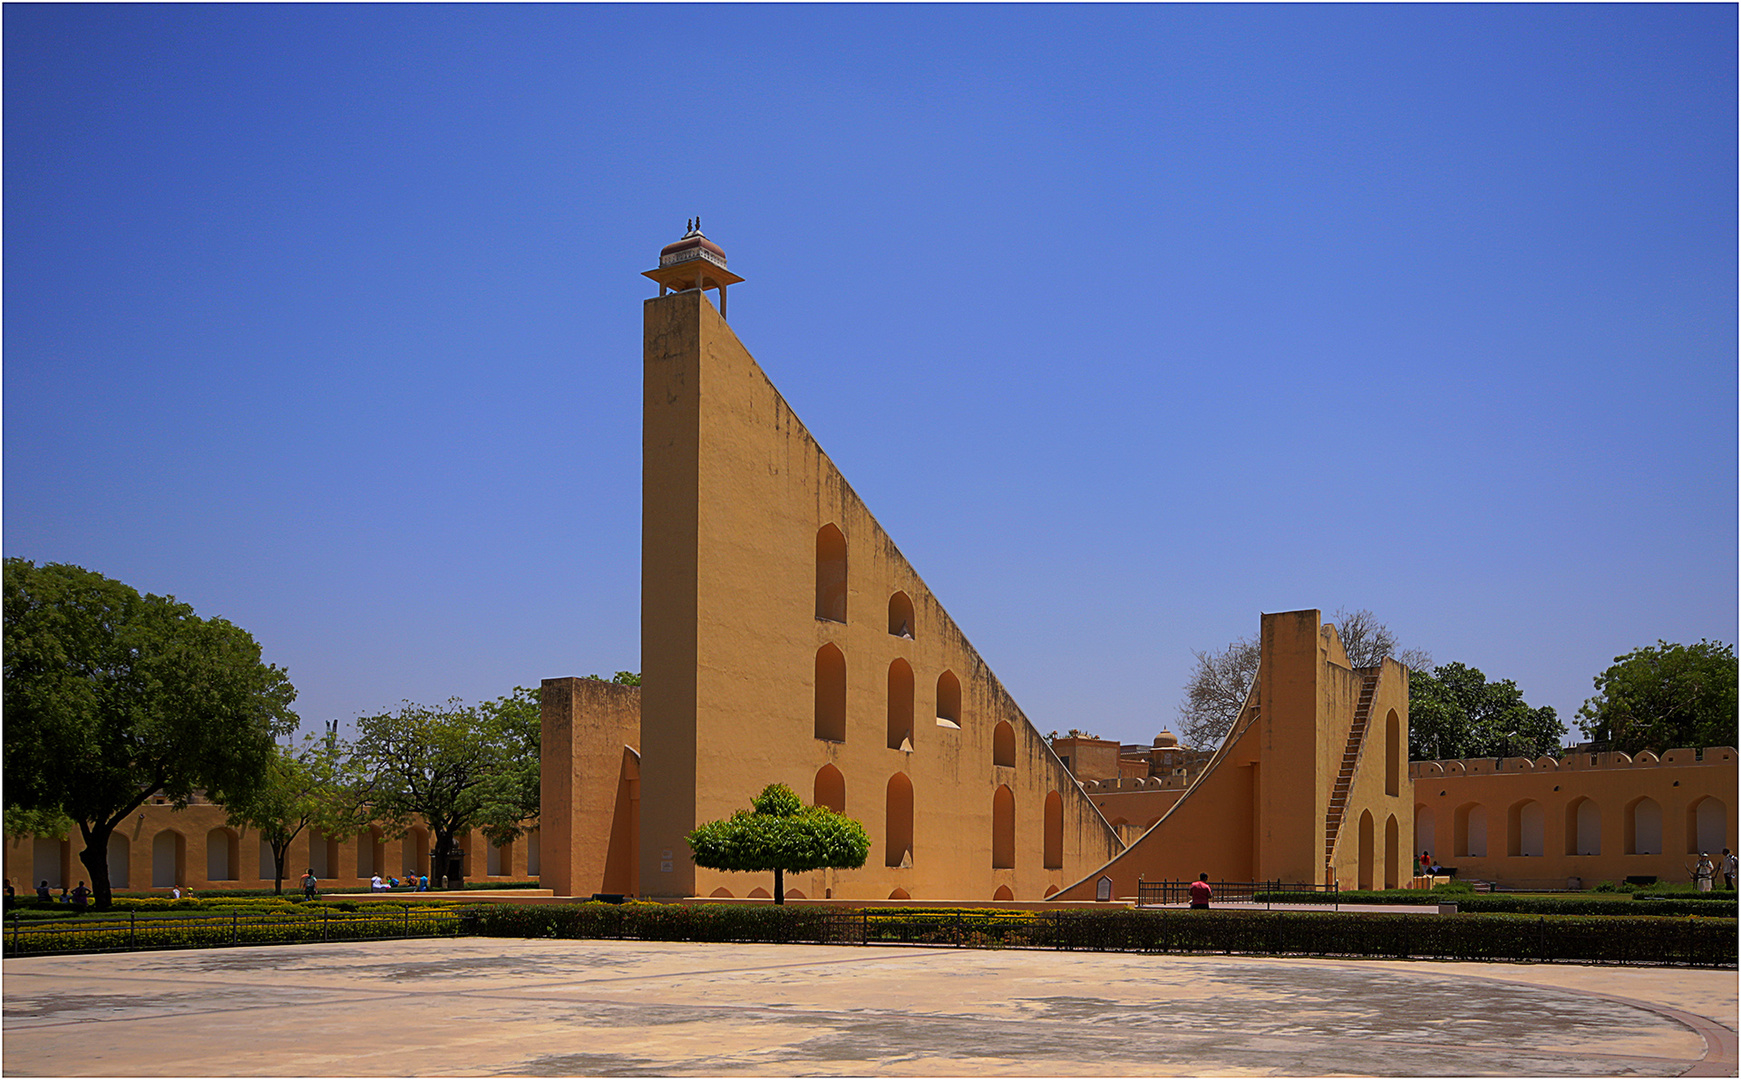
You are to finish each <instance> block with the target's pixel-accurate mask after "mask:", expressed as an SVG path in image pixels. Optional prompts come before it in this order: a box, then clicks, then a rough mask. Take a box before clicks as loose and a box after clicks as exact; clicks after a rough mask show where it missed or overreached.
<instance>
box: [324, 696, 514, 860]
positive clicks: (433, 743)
mask: <svg viewBox="0 0 1741 1080" xmlns="http://www.w3.org/2000/svg"><path fill="white" fill-rule="evenodd" d="M536 701H537V692H536V691H532V690H526V689H524V688H516V690H515V692H514V693H513V694H512V695H509V696H508V697H505V698H498V699H496V700H495V701H493V702H488V703H486V704H484V705H475V706H474V705H467V704H465V703H464V702H463V701H461V700H459V699H458V698H453V699H450V700H449V701H448V702H447V703H446V704H445V705H441V706H438V707H431V706H427V705H418V704H415V703H413V702H409V701H407V702H405V703H403V704H402V705H401V707H400V708H399V709H397V710H396V711H394V712H389V713H381V714H380V715H378V716H365V717H363V718H361V719H359V720H358V721H357V741H356V744H355V746H356V758H357V765H358V768H359V769H360V770H361V772H362V774H363V775H364V776H365V777H367V791H368V795H369V798H370V801H371V805H372V808H373V811H374V814H375V820H377V821H379V822H380V823H382V824H383V825H385V826H386V827H387V829H388V830H389V833H390V834H391V835H394V836H403V835H405V833H406V832H407V831H408V830H409V829H410V827H411V824H412V822H413V821H414V820H417V819H421V820H422V821H423V822H425V823H426V824H427V825H428V826H429V830H430V832H432V833H434V834H435V851H434V856H435V862H436V865H437V866H438V867H445V866H447V865H448V859H449V857H450V856H451V855H452V853H453V851H454V850H455V846H456V845H455V842H454V838H455V837H456V836H458V835H462V834H464V833H467V832H470V831H471V830H472V829H475V828H482V829H483V830H484V831H485V833H486V835H489V836H491V838H492V839H495V840H497V841H498V842H499V841H501V840H506V839H512V838H513V837H515V836H518V835H519V834H520V833H521V832H522V831H523V828H524V822H525V820H526V819H527V818H529V817H535V816H536V815H537V813H538V787H537V774H538V740H537V735H536V727H535V726H531V724H530V721H531V717H532V716H533V715H535V711H536Z"/></svg>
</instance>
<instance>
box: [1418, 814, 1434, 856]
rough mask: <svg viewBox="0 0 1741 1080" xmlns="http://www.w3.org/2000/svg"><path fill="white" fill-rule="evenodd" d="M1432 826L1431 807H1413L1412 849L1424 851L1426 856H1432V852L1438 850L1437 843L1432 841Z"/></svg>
mask: <svg viewBox="0 0 1741 1080" xmlns="http://www.w3.org/2000/svg"><path fill="white" fill-rule="evenodd" d="M1433 827H1434V820H1433V808H1432V807H1430V806H1417V807H1415V846H1414V850H1415V851H1424V852H1426V853H1427V857H1428V858H1432V857H1433V852H1435V851H1437V850H1438V845H1437V844H1436V843H1434V841H1433Z"/></svg>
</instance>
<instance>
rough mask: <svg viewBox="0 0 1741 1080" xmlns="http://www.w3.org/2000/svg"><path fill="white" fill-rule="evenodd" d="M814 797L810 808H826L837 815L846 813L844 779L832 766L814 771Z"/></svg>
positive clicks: (825, 766)
mask: <svg viewBox="0 0 1741 1080" xmlns="http://www.w3.org/2000/svg"><path fill="white" fill-rule="evenodd" d="M814 790H815V797H814V798H812V799H811V800H810V804H811V805H812V806H826V807H828V808H829V809H830V810H832V811H834V812H835V813H837V814H844V813H846V777H844V776H842V775H841V774H840V770H839V769H837V768H835V767H834V766H833V765H824V766H822V768H820V769H817V770H816V784H815V789H814Z"/></svg>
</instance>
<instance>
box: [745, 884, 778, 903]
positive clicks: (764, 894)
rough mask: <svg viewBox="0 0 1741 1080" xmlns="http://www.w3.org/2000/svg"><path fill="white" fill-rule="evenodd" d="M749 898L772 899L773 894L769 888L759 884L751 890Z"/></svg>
mask: <svg viewBox="0 0 1741 1080" xmlns="http://www.w3.org/2000/svg"><path fill="white" fill-rule="evenodd" d="M749 898H750V899H751V900H772V899H773V895H772V894H771V893H769V892H768V890H766V889H764V888H762V887H761V886H760V885H757V886H756V887H755V888H753V889H751V890H750V896H749Z"/></svg>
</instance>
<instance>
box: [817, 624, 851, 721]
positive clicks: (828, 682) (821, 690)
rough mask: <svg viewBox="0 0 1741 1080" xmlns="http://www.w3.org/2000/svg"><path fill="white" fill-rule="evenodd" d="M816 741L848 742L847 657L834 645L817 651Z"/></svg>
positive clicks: (829, 644)
mask: <svg viewBox="0 0 1741 1080" xmlns="http://www.w3.org/2000/svg"><path fill="white" fill-rule="evenodd" d="M816 737H817V738H818V739H827V740H828V741H830V742H845V741H846V657H845V656H844V655H843V654H842V653H841V651H840V649H839V648H837V647H836V646H835V644H834V643H833V642H829V643H827V644H825V645H823V646H822V648H820V649H817V650H816Z"/></svg>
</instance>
